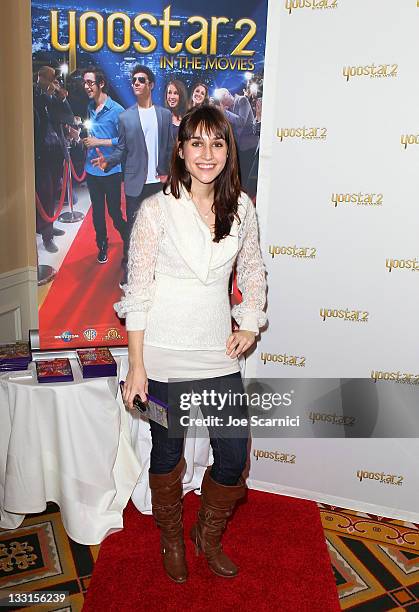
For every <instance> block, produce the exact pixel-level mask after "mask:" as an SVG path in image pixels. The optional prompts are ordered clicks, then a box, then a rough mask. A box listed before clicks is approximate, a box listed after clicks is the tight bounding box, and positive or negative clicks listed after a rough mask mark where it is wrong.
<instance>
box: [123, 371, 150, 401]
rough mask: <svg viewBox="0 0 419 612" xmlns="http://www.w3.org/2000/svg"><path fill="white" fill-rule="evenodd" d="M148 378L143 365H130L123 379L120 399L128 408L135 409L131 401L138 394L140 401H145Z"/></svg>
mask: <svg viewBox="0 0 419 612" xmlns="http://www.w3.org/2000/svg"><path fill="white" fill-rule="evenodd" d="M147 393H148V380H147V373H146V371H145V368H144V366H137V367H135V368H133V367H130V368H129V370H128V374H127V377H126V379H125V383H124V387H123V391H122V400H123V402H124V404H125V406H126V407H127V408H128V409H129V410H135V408H134V406H133V404H132V402H133V401H134V397H135V396H136V395H137V394H138V395H139V396H140V398H141V401H142V402H146V401H147V395H146V394H147Z"/></svg>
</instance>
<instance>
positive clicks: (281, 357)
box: [260, 352, 306, 368]
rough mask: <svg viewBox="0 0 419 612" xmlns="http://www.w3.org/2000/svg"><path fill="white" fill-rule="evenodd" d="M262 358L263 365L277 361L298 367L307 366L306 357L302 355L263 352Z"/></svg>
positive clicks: (277, 362)
mask: <svg viewBox="0 0 419 612" xmlns="http://www.w3.org/2000/svg"><path fill="white" fill-rule="evenodd" d="M260 358H261V360H262V361H263V365H266V364H267V363H276V364H278V365H285V366H294V367H297V368H305V365H306V358H305V357H303V356H301V355H288V354H287V353H266V352H262V353H261V354H260Z"/></svg>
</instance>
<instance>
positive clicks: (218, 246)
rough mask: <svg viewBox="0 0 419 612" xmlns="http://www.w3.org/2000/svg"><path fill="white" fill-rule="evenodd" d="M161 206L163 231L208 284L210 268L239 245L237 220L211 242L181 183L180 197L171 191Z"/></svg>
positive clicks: (226, 258) (233, 253)
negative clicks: (164, 227)
mask: <svg viewBox="0 0 419 612" xmlns="http://www.w3.org/2000/svg"><path fill="white" fill-rule="evenodd" d="M168 198H169V200H168V201H167V204H168V205H166V206H165V207H164V211H165V215H166V219H167V224H166V231H167V233H168V234H169V235H170V237H171V239H172V240H173V242H174V244H175V246H176V249H177V250H178V252H179V254H180V255H181V257H182V259H184V261H185V262H186V264H187V265H188V267H189V268H190V269H191V270H192V271H193V272H194V273H195V274H196V276H197V277H198V278H199V280H200V281H201V282H202V283H204V284H207V283H208V282H209V278H208V277H209V272H210V270H216V269H218V268H221V267H222V266H224V265H225V264H226V263H227V262H228V261H230V260H231V259H232V258H234V257H235V256H236V253H237V249H238V223H237V220H236V219H235V220H234V222H233V224H232V227H231V231H230V235H229V236H226V237H225V238H223V239H222V240H221V241H220V242H219V243H215V242H213V239H212V235H211V230H210V228H209V227H208V225H207V224H206V223H205V222H204V221H203V219H202V218H201V216H200V214H199V212H198V210H197V208H196V206H195V204H194V202H193V200H192V197H191V195H190V194H189V193H188V191H187V190H186V189H185V188H184V187H182V188H181V191H180V198H179V199H176V198H175V197H174V196H173V195H169V196H168Z"/></svg>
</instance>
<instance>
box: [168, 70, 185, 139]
mask: <svg viewBox="0 0 419 612" xmlns="http://www.w3.org/2000/svg"><path fill="white" fill-rule="evenodd" d="M164 100H165V105H166V108H168V109H169V110H170V111H171V113H172V124H173V135H174V138H175V140H176V137H177V132H178V129H179V125H180V122H181V120H182V117H183V115H184V114H185V113H186V111H187V107H188V92H187V91H186V87H185V85H184V84H183V83H182V81H178V80H174V81H169V82H168V84H167V86H166V92H165V96H164Z"/></svg>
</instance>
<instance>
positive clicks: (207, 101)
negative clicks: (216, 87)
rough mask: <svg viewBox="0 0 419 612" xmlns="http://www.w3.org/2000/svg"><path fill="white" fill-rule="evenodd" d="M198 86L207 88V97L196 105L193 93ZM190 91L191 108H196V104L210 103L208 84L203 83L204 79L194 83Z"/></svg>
mask: <svg viewBox="0 0 419 612" xmlns="http://www.w3.org/2000/svg"><path fill="white" fill-rule="evenodd" d="M197 87H203V89H205V98H204V99H203V101H202V102H201V103H200V104H195V105H194V103H193V94H194V91H195V89H196V88H197ZM190 91H191V95H190V97H189V108H195V106H201V104H209V95H208V85H205V83H203V82H202V81H197V82H196V83H194V86H193V87H192V89H191V90H190Z"/></svg>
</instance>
